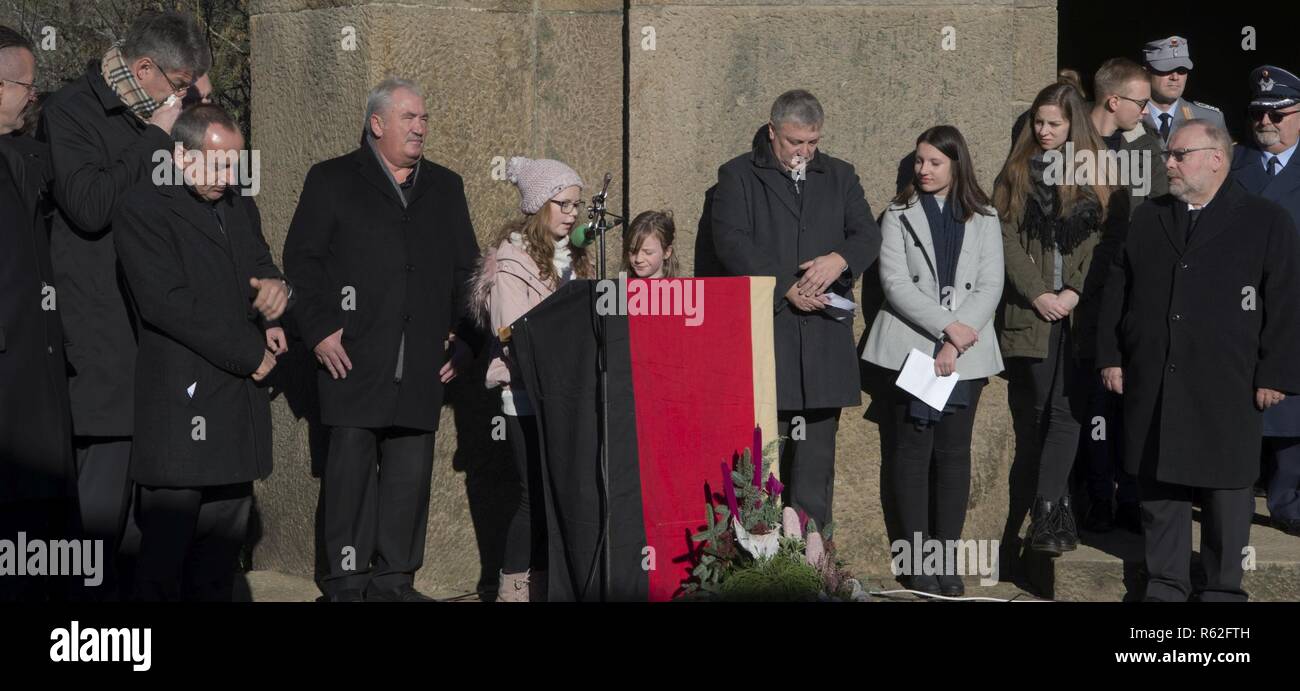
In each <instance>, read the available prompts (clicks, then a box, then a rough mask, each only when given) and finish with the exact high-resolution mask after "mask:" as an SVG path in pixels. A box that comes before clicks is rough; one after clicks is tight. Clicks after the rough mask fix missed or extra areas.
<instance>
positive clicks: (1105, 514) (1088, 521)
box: [1083, 501, 1115, 533]
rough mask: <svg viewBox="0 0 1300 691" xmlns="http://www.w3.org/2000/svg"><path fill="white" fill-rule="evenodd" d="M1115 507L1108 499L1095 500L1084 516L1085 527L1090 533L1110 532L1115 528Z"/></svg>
mask: <svg viewBox="0 0 1300 691" xmlns="http://www.w3.org/2000/svg"><path fill="white" fill-rule="evenodd" d="M1114 509H1115V507H1114V506H1111V503H1110V502H1108V501H1094V502H1093V503H1092V506H1089V507H1088V513H1087V514H1086V515H1085V516H1084V517H1083V529H1084V530H1086V531H1088V532H1090V533H1109V532H1110V531H1112V530H1114V529H1115V518H1114V516H1113V513H1114Z"/></svg>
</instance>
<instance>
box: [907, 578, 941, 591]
mask: <svg viewBox="0 0 1300 691" xmlns="http://www.w3.org/2000/svg"><path fill="white" fill-rule="evenodd" d="M907 588H908V589H909V590H918V591H920V592H923V593H929V594H931V595H942V594H943V593H942V592H941V591H942V589H941V588H940V587H939V579H938V578H935V577H934V576H929V575H926V574H922V575H920V576H912V577H910V578H908V579H907Z"/></svg>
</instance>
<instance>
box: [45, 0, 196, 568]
mask: <svg viewBox="0 0 1300 691" xmlns="http://www.w3.org/2000/svg"><path fill="white" fill-rule="evenodd" d="M210 64H211V57H210V54H209V52H208V48H207V42H206V40H205V37H204V33H203V31H202V30H201V29H200V28H199V27H198V26H197V24H195V22H194V20H193V19H192V18H190V17H187V16H185V15H181V14H177V13H175V12H167V13H162V14H158V15H149V16H146V17H143V18H141V19H140V20H138V21H136V22H135V24H134V25H132V27H131V28H130V30H129V31H128V32H127V35H126V39H125V41H124V42H123V43H122V44H121V46H120V47H118V46H114V47H112V48H111V49H109V51H108V52H107V53H105V55H104V58H103V59H102V60H98V61H94V62H92V63H90V65H89V66H88V68H87V70H86V74H85V76H83V77H81V78H79V79H76V80H75V81H73V82H71V83H70V84H68V85H67V86H65V87H63V88H62V89H60V90H59V91H58V92H56V93H54V94H53V95H51V96H50V97H49V99H48V100H47V101H46V103H45V105H44V108H43V113H42V127H41V137H42V139H44V140H45V141H47V142H49V146H50V156H51V163H52V166H53V170H54V186H53V189H54V201H55V203H56V204H57V206H58V209H57V212H56V213H55V215H54V221H53V228H52V230H51V235H50V250H51V254H52V259H53V262H54V270H55V274H54V275H55V282H56V283H57V285H58V286H59V313H60V315H61V316H62V318H63V327H64V331H65V333H66V335H67V340H68V345H67V358H68V364H69V366H70V379H69V385H70V389H71V399H72V427H73V433H74V434H75V435H76V438H75V448H76V456H77V470H78V474H79V475H78V492H79V495H80V504H81V517H82V523H83V527H84V529H85V530H86V532H87V534H88V536H89V537H92V538H96V539H103V540H105V544H106V549H105V554H108V555H114V554H116V553H117V546H118V543H119V541H120V539H121V537H122V534H123V530H124V529H125V525H126V521H127V515H128V513H127V512H128V509H129V506H130V496H131V485H130V481H129V479H128V478H127V466H128V463H129V459H130V455H131V435H132V434H133V430H134V426H133V420H132V410H133V407H132V405H131V392H132V382H133V378H132V371H133V368H134V363H135V349H136V328H137V325H136V324H135V323H134V322H135V318H134V316H133V315H132V314H131V309H130V300H129V299H128V297H127V295H126V292H125V288H124V286H123V283H122V279H121V273H120V270H119V266H118V261H117V255H116V253H115V251H114V248H113V224H112V219H113V215H114V213H115V212H116V211H117V209H118V208H119V206H120V202H121V199H122V197H123V196H125V195H126V192H127V190H129V189H130V188H131V187H132V186H133V185H135V184H136V183H138V182H140V181H142V180H147V179H149V173H150V171H151V170H152V169H153V167H154V165H155V163H157V160H158V159H157V158H156V152H161V151H166V150H169V149H170V148H171V139H170V137H169V134H170V132H171V128H172V123H174V122H175V121H176V117H177V116H178V115H179V114H180V111H181V105H180V99H181V97H182V96H183V95H184V94H185V91H186V89H188V88H189V85H190V83H191V82H192V81H194V79H196V78H197V77H198V76H200V75H202V74H203V73H204V72H206V71H207V69H208V67H209V65H210ZM172 96H175V99H172V100H173V101H174V102H171V103H169V102H168V99H169V98H171V97H172ZM108 561H109V562H110V564H111V563H112V561H113V559H112V558H111V557H110V558H109V560H108ZM111 575H112V574H111V572H110V580H111Z"/></svg>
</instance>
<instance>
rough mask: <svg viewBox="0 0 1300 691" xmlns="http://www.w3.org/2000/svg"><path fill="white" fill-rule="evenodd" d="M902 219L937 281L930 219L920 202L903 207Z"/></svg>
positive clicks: (964, 248) (963, 251) (964, 245)
mask: <svg viewBox="0 0 1300 691" xmlns="http://www.w3.org/2000/svg"><path fill="white" fill-rule="evenodd" d="M903 220H905V221H906V223H905V224H904V227H905V228H906V229H907V231H908V234H909V235H911V236H912V243H913V244H914V245H915V246H916V247H919V248H921V252H922V253H924V255H925V263H926V264H927V265H929V267H930V274H931V275H932V276H934V280H935V281H938V280H939V275H938V272H937V271H936V270H935V268H934V235H933V234H932V233H931V232H930V221H929V219H927V218H926V217H925V211H924V210H922V209H921V204H920V202H917V203H916V204H913V205H911V206H909V207H907V208H906V209H903ZM966 244H967V243H965V242H963V243H962V254H965V253H966Z"/></svg>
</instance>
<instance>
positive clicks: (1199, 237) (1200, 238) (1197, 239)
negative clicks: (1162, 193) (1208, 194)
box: [1183, 181, 1245, 251]
mask: <svg viewBox="0 0 1300 691" xmlns="http://www.w3.org/2000/svg"><path fill="white" fill-rule="evenodd" d="M1244 197H1245V192H1243V191H1242V190H1241V189H1240V188H1239V187H1237V186H1236V185H1233V184H1231V183H1230V182H1228V181H1225V182H1224V183H1223V187H1222V188H1220V190H1219V192H1218V193H1217V194H1215V195H1214V199H1211V200H1210V203H1209V205H1208V206H1206V207H1205V210H1204V211H1202V212H1201V217H1200V219H1199V220H1197V222H1196V230H1194V231H1193V232H1192V242H1191V244H1190V245H1188V246H1187V250H1188V251H1191V250H1193V249H1195V248H1197V247H1201V246H1202V245H1205V244H1206V243H1208V242H1210V241H1211V240H1213V239H1214V238H1215V237H1216V236H1218V235H1219V234H1220V233H1222V232H1223V231H1225V230H1227V229H1228V226H1229V225H1231V223H1230V220H1231V219H1232V216H1233V213H1234V212H1233V209H1234V208H1235V207H1236V206H1237V205H1238V204H1240V203H1241V200H1242V199H1243V198H1244ZM1183 208H1184V209H1185V208H1186V205H1184V207H1183ZM1183 213H1186V211H1184V212H1183Z"/></svg>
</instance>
